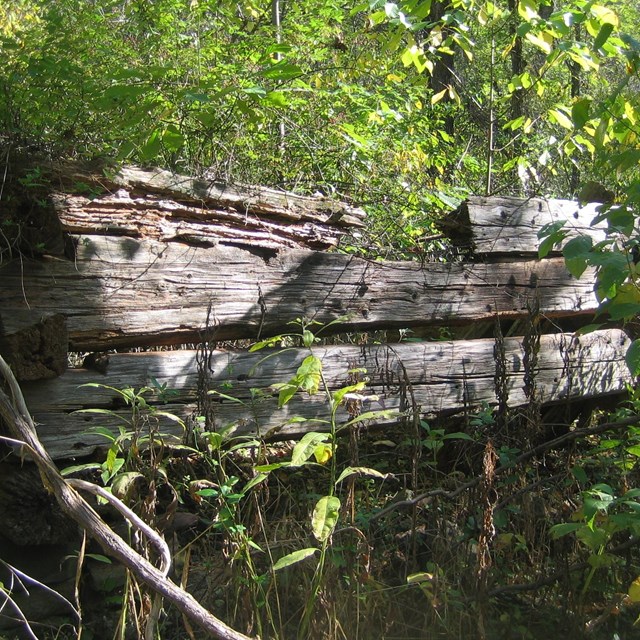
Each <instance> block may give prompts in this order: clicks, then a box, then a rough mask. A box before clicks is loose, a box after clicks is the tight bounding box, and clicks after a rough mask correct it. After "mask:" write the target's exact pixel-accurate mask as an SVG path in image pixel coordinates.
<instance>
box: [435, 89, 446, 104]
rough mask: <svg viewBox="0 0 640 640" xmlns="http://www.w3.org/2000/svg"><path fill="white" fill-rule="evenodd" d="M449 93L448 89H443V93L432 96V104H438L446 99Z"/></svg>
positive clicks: (439, 92)
mask: <svg viewBox="0 0 640 640" xmlns="http://www.w3.org/2000/svg"><path fill="white" fill-rule="evenodd" d="M446 93H447V89H443V90H442V91H438V93H436V94H435V95H433V96H431V104H437V103H438V102H440V100H442V98H444V97H445V95H446Z"/></svg>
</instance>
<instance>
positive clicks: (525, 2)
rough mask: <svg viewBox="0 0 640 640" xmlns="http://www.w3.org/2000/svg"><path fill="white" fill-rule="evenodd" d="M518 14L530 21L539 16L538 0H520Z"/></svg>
mask: <svg viewBox="0 0 640 640" xmlns="http://www.w3.org/2000/svg"><path fill="white" fill-rule="evenodd" d="M518 15H519V16H520V17H521V18H522V19H523V20H526V21H528V22H530V21H531V20H533V19H534V18H537V17H538V2H537V1H536V0H520V2H518Z"/></svg>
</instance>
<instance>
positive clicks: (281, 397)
mask: <svg viewBox="0 0 640 640" xmlns="http://www.w3.org/2000/svg"><path fill="white" fill-rule="evenodd" d="M297 391H298V385H297V384H284V385H282V387H280V392H279V393H278V407H279V408H282V407H284V405H285V404H287V402H289V400H291V398H293V396H295V395H296V392H297Z"/></svg>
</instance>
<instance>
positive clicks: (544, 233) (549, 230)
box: [538, 220, 567, 259]
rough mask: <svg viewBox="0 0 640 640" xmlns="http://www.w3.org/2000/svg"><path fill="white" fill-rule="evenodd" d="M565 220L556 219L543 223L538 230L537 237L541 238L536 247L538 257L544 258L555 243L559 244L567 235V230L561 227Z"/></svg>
mask: <svg viewBox="0 0 640 640" xmlns="http://www.w3.org/2000/svg"><path fill="white" fill-rule="evenodd" d="M565 224H566V220H558V221H556V222H550V223H548V224H545V225H544V226H543V227H542V228H541V229H540V230H539V231H538V238H540V239H543V238H544V239H543V240H542V242H541V243H540V247H539V248H538V257H539V258H540V259H542V258H546V257H547V255H549V252H550V251H551V250H552V249H553V247H554V246H555V245H556V244H559V243H560V242H562V241H563V240H564V239H565V238H566V237H567V232H566V231H565V230H564V229H563V228H562V227H564V225H565Z"/></svg>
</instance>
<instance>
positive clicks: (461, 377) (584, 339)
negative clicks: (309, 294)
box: [24, 330, 631, 458]
mask: <svg viewBox="0 0 640 640" xmlns="http://www.w3.org/2000/svg"><path fill="white" fill-rule="evenodd" d="M521 340H522V339H521V338H507V339H505V341H504V348H505V359H506V365H507V381H506V384H507V388H508V389H509V403H510V405H511V406H514V407H515V406H518V405H524V404H526V403H527V402H528V400H529V399H528V398H527V396H526V393H525V389H524V376H525V364H524V353H523V347H522V345H521ZM628 345H629V339H628V338H627V336H626V335H625V334H624V333H623V332H621V331H619V330H603V331H597V332H594V333H591V334H587V335H584V336H581V337H574V336H573V335H572V334H556V335H546V336H541V342H540V352H539V355H538V360H539V365H538V371H537V373H536V385H537V389H538V393H539V400H540V401H541V402H543V403H545V402H554V401H559V400H567V401H569V400H571V399H572V398H587V397H594V396H600V395H605V394H611V393H616V392H620V391H622V390H624V388H625V385H626V384H627V383H628V382H630V380H631V378H630V375H629V371H628V369H627V367H626V364H625V361H624V355H625V353H626V349H627V348H628ZM493 349H494V341H493V340H489V339H487V340H458V341H454V342H430V343H411V344H397V345H393V346H388V345H369V346H362V347H355V346H348V345H341V346H327V347H316V348H314V352H315V353H316V355H317V356H318V357H319V358H321V360H322V363H323V372H324V377H325V379H326V381H327V384H328V386H329V389H330V390H332V391H334V390H336V389H339V388H342V387H343V386H344V385H346V384H348V383H349V381H350V380H351V379H352V378H350V376H352V375H353V374H349V373H348V372H349V371H350V370H352V369H354V367H364V368H366V370H367V372H366V374H362V376H363V377H366V378H367V379H368V380H369V382H368V384H367V387H366V390H365V391H363V393H365V394H366V395H369V396H371V397H370V400H369V401H364V402H363V405H362V410H363V411H366V410H382V409H387V410H398V411H404V410H406V409H407V408H410V407H411V406H412V405H413V403H415V404H416V405H417V406H419V407H420V412H421V414H423V415H426V416H433V415H439V414H440V415H441V414H443V413H450V412H460V411H463V410H466V409H472V408H473V407H477V406H479V405H481V404H482V403H483V402H488V403H490V404H495V402H496V398H495V384H494V376H495V369H496V366H495V360H494V354H493ZM308 354H309V352H308V350H306V349H287V350H283V351H280V352H277V351H274V350H266V351H264V350H263V351H258V352H255V353H247V352H227V351H216V352H213V353H212V354H211V356H210V358H209V359H208V362H209V371H208V373H207V375H208V377H209V381H208V388H209V389H211V390H213V391H214V394H213V395H211V396H210V399H211V401H212V411H213V415H214V419H215V426H216V428H218V429H223V428H224V429H227V433H228V434H229V435H236V436H237V435H249V434H256V433H260V434H261V435H265V436H268V437H271V438H288V437H291V436H297V435H300V434H302V433H305V432H307V431H312V430H326V429H327V428H328V425H327V422H326V421H327V420H328V419H329V406H328V402H327V399H326V397H325V396H324V395H323V394H322V393H318V394H315V395H313V396H309V395H307V394H304V393H298V394H296V396H295V397H294V398H293V400H292V401H291V402H290V403H289V404H288V405H286V406H285V407H283V408H282V409H278V406H277V404H278V403H277V391H275V390H270V387H271V385H273V384H275V383H279V382H286V381H288V380H289V379H290V378H291V377H292V376H293V375H295V373H296V370H297V368H298V367H299V366H300V364H301V362H302V360H303V359H304V358H305V357H306V356H307V355H308ZM265 356H269V357H265ZM196 359H197V358H196V353H195V352H193V351H169V352H157V353H133V354H113V355H112V356H111V358H110V363H109V366H108V369H107V372H106V374H105V375H101V374H98V373H96V372H95V371H88V370H84V369H77V370H69V371H67V373H65V374H64V375H63V376H61V377H60V378H57V379H55V380H50V381H46V382H39V383H33V384H30V385H25V388H24V392H25V397H26V398H27V402H28V403H29V406H30V408H31V411H32V412H33V414H34V417H35V419H36V420H37V422H39V423H40V424H39V426H38V433H39V436H40V438H41V440H42V442H43V443H44V445H45V446H46V447H47V449H48V450H49V452H50V453H51V455H52V456H53V457H54V458H68V457H70V456H77V455H85V454H88V453H91V452H92V451H93V450H94V449H95V448H96V447H98V446H104V445H105V444H107V440H106V439H105V438H104V437H103V436H99V435H97V434H96V433H92V432H91V429H92V428H94V427H98V426H108V427H109V428H112V429H114V430H117V425H118V424H121V425H123V426H125V427H126V423H125V422H123V421H122V420H123V419H127V417H130V410H127V409H126V408H124V407H123V403H122V398H120V397H119V395H118V394H117V393H115V392H114V391H113V390H111V389H108V388H105V387H103V388H95V387H81V386H80V385H82V384H86V383H88V382H98V383H103V384H105V385H108V386H110V387H113V388H124V387H135V388H141V387H144V386H151V385H152V384H155V383H157V384H159V385H161V386H162V385H166V386H167V388H169V389H174V390H176V395H175V396H171V398H170V402H169V404H166V405H162V404H158V402H159V401H158V399H157V398H156V399H155V401H154V402H155V407H156V408H157V409H161V410H162V411H167V412H173V413H175V414H176V415H179V416H180V417H182V418H184V419H186V418H188V417H189V416H193V415H196V411H197V409H196V397H197V389H198V366H197V362H196ZM407 379H408V380H410V381H411V388H412V394H413V395H411V392H410V391H409V390H408V385H407ZM256 390H258V391H256ZM216 391H217V392H218V393H215V392H216ZM376 396H377V398H376ZM145 397H146V399H147V400H148V401H152V398H151V397H150V394H148V395H147V396H145ZM230 397H233V398H235V399H236V401H232V400H230V399H229V398H230ZM83 408H99V409H110V410H113V411H114V412H115V413H116V415H118V416H120V418H121V419H116V418H110V417H109V416H108V415H104V414H96V413H73V412H74V411H76V410H78V409H83ZM297 416H301V417H303V418H305V420H306V421H304V422H300V421H292V419H293V418H295V417H297ZM348 419H349V414H348V412H347V411H346V410H345V409H344V408H343V409H341V410H340V411H339V412H338V420H339V421H340V422H341V423H344V422H345V421H346V420H348ZM397 420H398V418H397V417H387V418H380V419H377V420H376V421H375V422H376V423H377V424H385V423H389V422H396V421H397ZM144 428H145V429H147V428H153V429H157V430H158V431H159V432H160V433H165V434H172V435H175V436H182V435H183V432H182V430H181V428H179V427H177V426H176V424H175V423H173V422H171V421H169V420H166V419H164V418H162V417H161V416H155V417H154V416H153V415H151V416H150V422H148V423H146V424H145V427H144Z"/></svg>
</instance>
